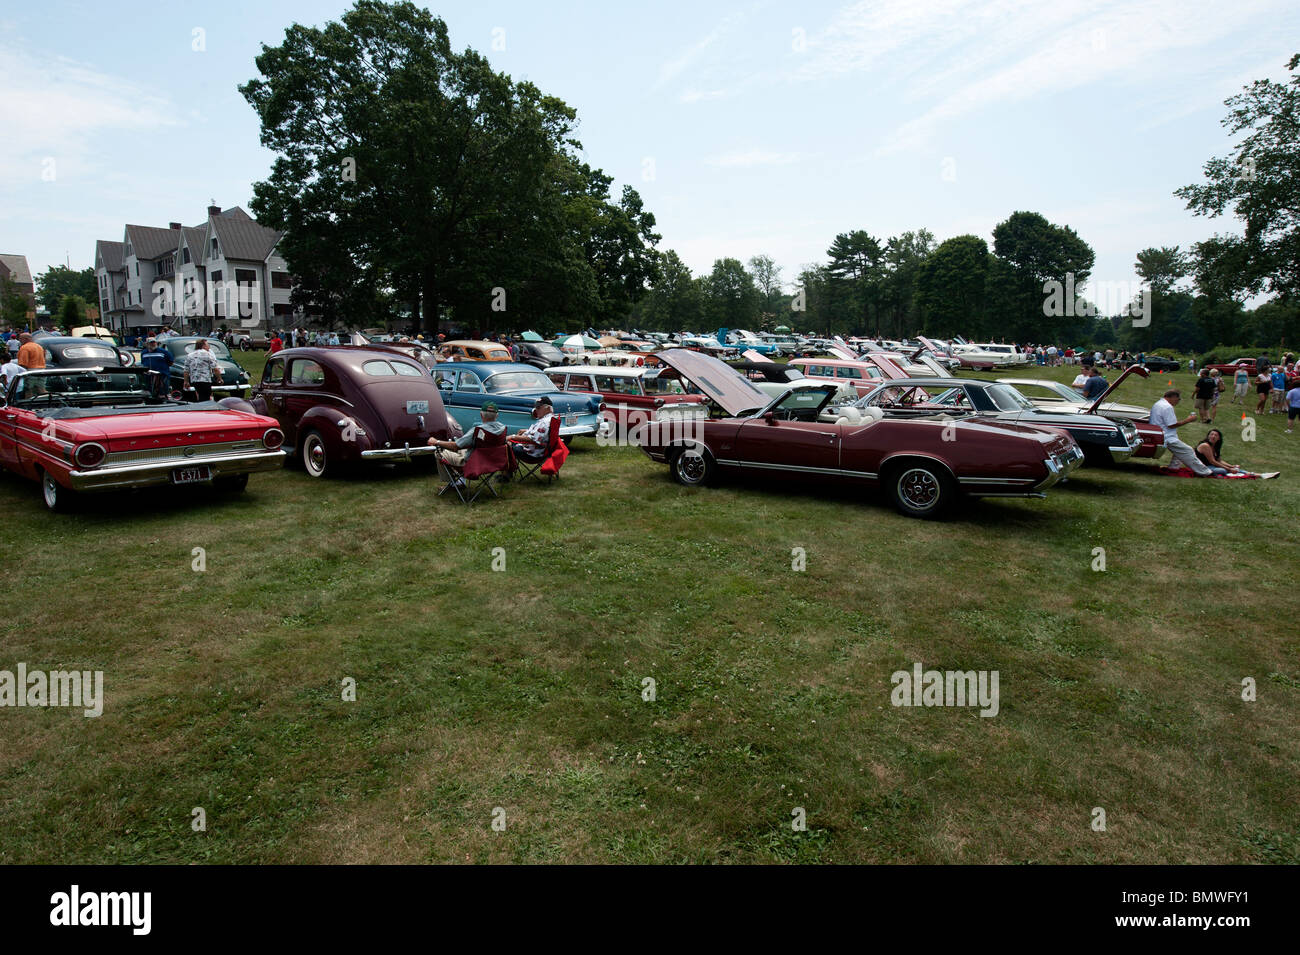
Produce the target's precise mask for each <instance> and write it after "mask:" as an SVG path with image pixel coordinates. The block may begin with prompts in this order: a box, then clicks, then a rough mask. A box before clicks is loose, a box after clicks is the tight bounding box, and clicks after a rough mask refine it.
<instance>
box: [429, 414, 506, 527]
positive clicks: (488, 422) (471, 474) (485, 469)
mask: <svg viewBox="0 0 1300 955" xmlns="http://www.w3.org/2000/svg"><path fill="white" fill-rule="evenodd" d="M428 444H429V446H430V447H434V448H440V449H442V453H441V454H439V455H438V472H439V474H440V475H441V477H442V479H443V486H442V488H441V489H439V491H438V495H439V496H441V495H443V494H445V493H446V492H447V491H448V490H449V489H450V490H454V491H455V492H456V496H457V497H459V498H460V499H461V500H462V501H464V502H465V503H467V504H468V503H470V502H471V501H473V500H474V498H476V497H478V495H479V494H480V493H481V492H482V490H483V486H484V484H485V483H486V481H487V480H488V479H489V478H491V476H492V475H493V474H497V473H505V474H506V475H507V476H508V475H509V474H510V472H512V471H513V470H514V459H513V457H512V456H511V452H510V448H509V447H508V446H507V445H506V426H505V425H504V424H502V423H501V422H500V421H498V420H497V406H496V403H495V402H492V401H489V402H487V403H486V404H484V405H483V407H482V409H481V410H480V412H479V420H478V423H477V424H475V425H474V427H472V428H470V429H469V430H468V431H467V432H465V433H464V434H463V435H461V436H460V437H459V438H457V439H456V440H455V441H442V440H439V439H438V438H430V439H429V441H428ZM479 449H482V451H483V454H481V455H479V456H478V457H479V460H474V454H473V452H474V451H476V450H479ZM498 450H499V451H501V452H504V453H502V454H498V453H497V452H498ZM498 458H500V459H502V460H498ZM475 481H477V482H478V487H477V488H476V489H475V490H474V492H473V494H472V495H471V496H470V497H468V498H466V496H465V495H466V493H467V492H468V490H469V484H470V483H473V482H475ZM489 488H490V486H489ZM492 493H493V494H494V495H495V494H496V491H495V490H493V491H492Z"/></svg>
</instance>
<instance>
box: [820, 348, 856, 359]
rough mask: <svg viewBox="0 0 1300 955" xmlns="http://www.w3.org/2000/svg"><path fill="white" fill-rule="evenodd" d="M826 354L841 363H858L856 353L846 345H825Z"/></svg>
mask: <svg viewBox="0 0 1300 955" xmlns="http://www.w3.org/2000/svg"><path fill="white" fill-rule="evenodd" d="M826 354H828V355H834V356H835V357H836V358H839V359H842V360H843V361H858V360H859V359H858V354H857V352H855V351H853V350H852V349H851V348H849V347H848V346H847V345H827V346H826Z"/></svg>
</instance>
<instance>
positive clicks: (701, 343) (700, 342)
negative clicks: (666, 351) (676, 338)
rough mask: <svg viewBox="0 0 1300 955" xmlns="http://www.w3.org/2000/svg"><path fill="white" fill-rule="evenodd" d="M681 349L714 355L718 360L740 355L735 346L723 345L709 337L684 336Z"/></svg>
mask: <svg viewBox="0 0 1300 955" xmlns="http://www.w3.org/2000/svg"><path fill="white" fill-rule="evenodd" d="M681 347H682V348H688V349H690V350H691V351H698V352H702V353H703V354H706V355H715V356H717V357H719V358H727V357H734V356H736V355H739V354H740V349H739V348H737V347H736V346H734V345H724V344H722V343H721V342H720V341H718V340H717V339H716V338H713V337H712V336H709V335H686V336H684V337H683V338H682V342H681Z"/></svg>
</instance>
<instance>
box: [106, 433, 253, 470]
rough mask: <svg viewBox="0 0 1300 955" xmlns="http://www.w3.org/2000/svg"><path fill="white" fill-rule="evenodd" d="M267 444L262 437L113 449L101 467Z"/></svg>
mask: <svg viewBox="0 0 1300 955" xmlns="http://www.w3.org/2000/svg"><path fill="white" fill-rule="evenodd" d="M186 448H193V449H194V453H193V454H188V455H187V454H186V453H185V449H186ZM264 449H265V445H264V444H263V443H262V440H261V439H260V438H258V439H256V440H249V441H221V442H218V443H216V444H183V445H179V446H177V447H174V448H141V449H140V450H138V451H111V452H109V454H108V457H106V458H105V459H104V463H103V464H101V465H100V467H110V466H112V465H114V464H144V463H147V462H150V461H201V460H202V459H203V458H207V457H213V456H214V455H219V454H234V453H237V452H239V451H262V450H264Z"/></svg>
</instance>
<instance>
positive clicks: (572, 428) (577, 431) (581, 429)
mask: <svg viewBox="0 0 1300 955" xmlns="http://www.w3.org/2000/svg"><path fill="white" fill-rule="evenodd" d="M613 430H614V423H613V422H612V421H610V420H609V419H608V418H601V419H600V423H599V424H597V425H595V426H592V425H589V424H575V425H569V426H568V427H565V426H564V425H560V437H562V438H594V437H608V436H609V435H610V434H611V433H612V432H613Z"/></svg>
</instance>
